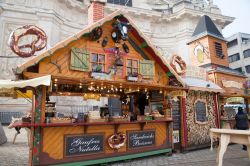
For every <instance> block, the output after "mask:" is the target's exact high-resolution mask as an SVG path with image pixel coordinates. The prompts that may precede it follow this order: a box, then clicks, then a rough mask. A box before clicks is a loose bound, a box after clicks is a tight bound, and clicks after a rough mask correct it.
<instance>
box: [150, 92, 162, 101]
mask: <svg viewBox="0 0 250 166" xmlns="http://www.w3.org/2000/svg"><path fill="white" fill-rule="evenodd" d="M163 100H164V95H163V93H160V92H159V91H158V90H157V91H152V92H151V101H163Z"/></svg>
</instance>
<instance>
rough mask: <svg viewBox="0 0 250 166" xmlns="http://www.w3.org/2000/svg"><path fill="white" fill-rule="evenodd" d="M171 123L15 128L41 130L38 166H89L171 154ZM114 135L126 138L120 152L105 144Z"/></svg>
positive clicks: (156, 121) (45, 125) (112, 123)
mask: <svg viewBox="0 0 250 166" xmlns="http://www.w3.org/2000/svg"><path fill="white" fill-rule="evenodd" d="M171 122H172V120H153V121H135V122H96V123H57V124H53V123H49V124H46V123H40V124H29V123H17V124H15V126H16V127H17V126H19V127H35V128H41V143H42V146H41V147H42V149H41V153H40V156H39V158H40V165H48V164H63V165H71V164H72V162H77V163H74V164H76V165H88V164H99V163H103V162H110V161H118V160H125V159H131V158H136V157H143V156H148V155H154V154H159V153H169V152H171V151H172V135H171V133H172V131H171V130H172V129H171V128H172V127H171V125H172V123H171ZM114 133H124V134H125V135H126V142H125V145H124V146H122V147H121V148H120V149H112V148H111V147H110V146H109V144H108V139H109V137H110V136H112V135H113V134H114ZM77 141H78V145H77V146H75V147H74V146H73V145H76V144H75V143H76V142H77ZM88 141H90V142H88ZM91 141H92V142H91ZM79 142H81V143H79ZM86 142H88V143H87V144H85V143H86ZM94 143H96V145H94ZM92 144H93V146H92ZM66 163H67V164H66Z"/></svg>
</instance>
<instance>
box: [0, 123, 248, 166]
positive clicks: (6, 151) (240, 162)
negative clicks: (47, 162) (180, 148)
mask: <svg viewBox="0 0 250 166" xmlns="http://www.w3.org/2000/svg"><path fill="white" fill-rule="evenodd" d="M4 130H5V132H6V136H7V138H8V143H6V144H4V145H1V146H0V166H25V165H27V162H28V145H27V136H26V131H25V130H24V129H22V130H21V134H19V135H18V136H17V139H16V144H15V145H13V144H12V139H13V137H14V134H15V130H14V129H11V130H10V129H7V127H6V126H4ZM215 158H216V149H214V150H213V151H212V152H211V151H210V150H209V149H203V150H198V151H192V152H188V153H185V154H181V153H177V154H173V155H172V156H170V157H168V156H166V155H158V156H152V157H146V158H140V159H135V160H130V161H122V162H116V163H112V164H108V165H109V166H215V165H216V164H215ZM223 166H250V159H248V156H247V152H246V151H242V150H241V145H231V146H229V147H228V149H227V151H226V154H225V155H224V160H223Z"/></svg>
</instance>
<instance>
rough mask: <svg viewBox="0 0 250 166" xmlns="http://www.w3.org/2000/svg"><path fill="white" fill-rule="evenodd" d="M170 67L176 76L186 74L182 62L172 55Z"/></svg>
mask: <svg viewBox="0 0 250 166" xmlns="http://www.w3.org/2000/svg"><path fill="white" fill-rule="evenodd" d="M170 65H171V66H172V68H173V69H174V70H175V71H176V73H177V74H179V75H182V74H184V73H185V72H186V68H187V65H186V63H185V61H184V60H182V58H181V57H180V56H178V55H173V57H172V59H171V63H170Z"/></svg>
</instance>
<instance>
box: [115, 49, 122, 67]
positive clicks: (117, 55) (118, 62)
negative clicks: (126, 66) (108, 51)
mask: <svg viewBox="0 0 250 166" xmlns="http://www.w3.org/2000/svg"><path fill="white" fill-rule="evenodd" d="M115 66H123V59H122V56H121V54H120V48H119V47H118V46H116V47H115Z"/></svg>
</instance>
